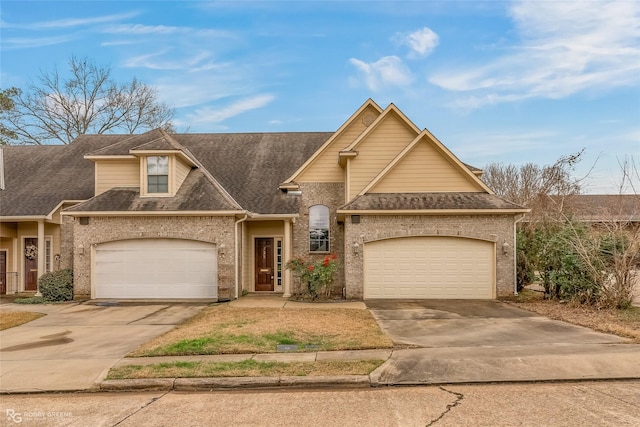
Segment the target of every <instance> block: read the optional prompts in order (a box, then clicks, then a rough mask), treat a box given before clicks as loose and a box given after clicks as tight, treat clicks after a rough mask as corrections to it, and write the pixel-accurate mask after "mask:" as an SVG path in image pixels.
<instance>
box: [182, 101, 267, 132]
mask: <svg viewBox="0 0 640 427" xmlns="http://www.w3.org/2000/svg"><path fill="white" fill-rule="evenodd" d="M274 99H275V96H273V95H271V94H263V95H257V96H253V97H251V98H245V99H241V100H240V101H237V102H234V103H233V104H231V105H229V106H227V107H224V108H222V109H218V108H214V107H203V108H199V109H197V110H196V111H195V113H193V114H188V115H187V116H186V122H187V123H190V124H194V125H198V124H207V123H211V124H217V123H220V122H223V121H225V120H227V119H229V118H231V117H235V116H237V115H240V114H242V113H244V112H246V111H250V110H256V109H258V108H262V107H264V106H265V105H267V104H269V103H270V102H271V101H273V100H274Z"/></svg>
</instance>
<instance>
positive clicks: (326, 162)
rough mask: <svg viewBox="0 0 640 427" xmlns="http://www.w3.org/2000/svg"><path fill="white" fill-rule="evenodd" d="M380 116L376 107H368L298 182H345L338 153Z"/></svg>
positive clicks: (312, 163) (324, 151)
mask: <svg viewBox="0 0 640 427" xmlns="http://www.w3.org/2000/svg"><path fill="white" fill-rule="evenodd" d="M379 115H380V111H378V110H377V109H376V108H375V107H374V106H372V105H368V106H367V107H366V108H365V109H364V110H363V111H362V112H361V113H360V114H358V115H357V116H356V117H354V118H353V119H352V120H351V121H350V122H349V123H348V124H347V126H346V128H345V129H344V130H343V131H342V132H340V134H338V135H337V136H336V137H335V139H334V140H333V141H332V142H331V144H330V145H329V146H328V147H326V148H325V149H324V150H323V151H322V152H321V153H319V155H318V156H317V157H316V158H315V159H314V160H313V162H311V163H310V164H309V165H308V166H307V167H306V168H305V169H304V170H303V171H302V173H300V174H299V175H298V177H297V178H296V181H297V182H344V180H345V177H344V169H342V168H341V167H340V165H339V164H338V152H339V151H340V150H343V149H344V148H346V147H348V146H349V145H350V144H351V143H352V142H353V141H355V140H356V138H358V136H360V134H362V132H364V130H365V129H366V128H367V126H369V125H370V124H371V123H372V122H373V120H375V119H376V118H377V117H378V116H379Z"/></svg>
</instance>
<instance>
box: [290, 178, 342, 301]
mask: <svg viewBox="0 0 640 427" xmlns="http://www.w3.org/2000/svg"><path fill="white" fill-rule="evenodd" d="M300 190H302V195H301V196H296V197H300V217H299V218H297V219H296V222H295V224H293V251H292V256H293V257H298V256H301V257H303V258H307V259H310V260H312V261H314V262H315V261H317V260H320V259H323V258H324V257H325V254H311V253H310V252H309V208H310V207H311V206H313V205H325V206H327V207H328V208H329V215H330V222H329V245H330V250H329V251H330V253H332V254H335V255H336V256H337V257H338V258H337V259H338V265H339V268H338V271H337V272H336V274H335V276H334V287H335V288H336V291H337V292H341V290H342V288H343V286H344V269H343V262H344V226H343V225H342V224H338V217H337V214H336V210H337V209H338V207H340V206H342V205H344V184H343V183H333V182H319V183H308V182H307V183H301V184H300Z"/></svg>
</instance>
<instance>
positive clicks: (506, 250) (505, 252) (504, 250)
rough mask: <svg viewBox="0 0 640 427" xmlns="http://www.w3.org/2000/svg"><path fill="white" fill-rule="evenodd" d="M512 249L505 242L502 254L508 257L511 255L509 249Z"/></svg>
mask: <svg viewBox="0 0 640 427" xmlns="http://www.w3.org/2000/svg"><path fill="white" fill-rule="evenodd" d="M510 247H511V245H509V244H508V243H507V242H504V243H503V244H502V253H503V254H504V255H507V254H508V253H509V248H510Z"/></svg>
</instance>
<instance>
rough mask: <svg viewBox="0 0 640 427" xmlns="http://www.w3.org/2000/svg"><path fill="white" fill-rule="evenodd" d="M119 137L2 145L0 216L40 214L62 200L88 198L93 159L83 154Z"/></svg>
mask: <svg viewBox="0 0 640 427" xmlns="http://www.w3.org/2000/svg"><path fill="white" fill-rule="evenodd" d="M120 139H122V135H92V137H89V138H87V137H86V136H83V137H79V138H77V139H76V140H75V141H74V142H72V143H71V144H69V145H46V146H6V147H4V148H3V151H4V172H5V189H4V190H0V216H34V215H35V216H43V215H47V214H49V213H51V211H52V210H53V209H55V207H56V206H57V205H58V204H59V203H60V202H61V201H63V200H86V199H88V198H90V197H92V196H93V191H94V172H93V162H91V161H90V160H85V159H84V158H83V156H84V155H85V154H86V153H88V152H90V151H95V150H97V149H100V148H103V147H105V146H107V145H111V144H113V143H114V142H116V141H118V140H120Z"/></svg>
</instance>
